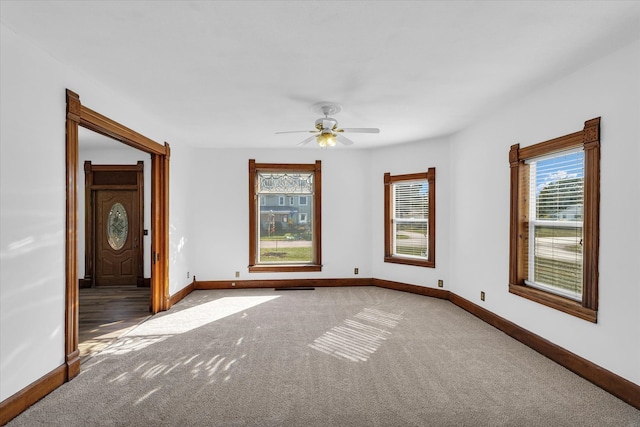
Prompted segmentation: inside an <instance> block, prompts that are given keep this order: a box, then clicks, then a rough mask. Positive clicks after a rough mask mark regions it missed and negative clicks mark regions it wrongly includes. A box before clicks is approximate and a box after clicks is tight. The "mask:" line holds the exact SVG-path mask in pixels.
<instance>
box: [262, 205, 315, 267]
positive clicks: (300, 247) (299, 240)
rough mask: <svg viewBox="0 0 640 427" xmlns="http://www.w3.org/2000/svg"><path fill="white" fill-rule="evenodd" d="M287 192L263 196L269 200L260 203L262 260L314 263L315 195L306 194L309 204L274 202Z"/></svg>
mask: <svg viewBox="0 0 640 427" xmlns="http://www.w3.org/2000/svg"><path fill="white" fill-rule="evenodd" d="M284 197H285V195H284V194H269V196H261V198H265V199H266V200H267V202H266V204H265V205H260V206H259V215H260V219H259V221H258V236H259V239H258V251H257V252H258V262H259V263H267V264H268V263H276V264H277V263H283V264H291V263H310V262H313V228H312V221H313V196H306V197H305V198H306V201H307V204H305V205H300V204H299V203H296V200H295V199H296V198H292V199H294V203H293V205H288V206H281V205H279V204H270V203H269V201H270V200H273V201H279V200H280V199H281V198H284Z"/></svg>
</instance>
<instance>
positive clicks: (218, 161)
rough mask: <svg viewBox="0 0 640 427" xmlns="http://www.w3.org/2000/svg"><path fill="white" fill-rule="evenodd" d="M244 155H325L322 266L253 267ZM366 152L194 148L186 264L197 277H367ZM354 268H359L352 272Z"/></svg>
mask: <svg viewBox="0 0 640 427" xmlns="http://www.w3.org/2000/svg"><path fill="white" fill-rule="evenodd" d="M249 159H255V160H256V162H257V163H314V162H315V161H316V160H321V161H322V264H323V267H322V271H321V272H310V273H251V274H249V273H248V271H247V266H248V264H249V217H248V206H249V205H248V203H249V201H248V197H249V189H248V187H249ZM369 165H370V154H369V153H368V152H367V151H362V150H348V149H334V150H318V149H315V148H311V149H297V150H296V149H292V150H207V149H199V150H197V151H196V153H195V155H194V162H193V166H192V168H191V171H192V176H191V180H192V181H191V194H192V200H197V203H194V206H193V216H192V218H193V223H192V227H193V228H192V231H193V235H194V236H195V238H196V241H195V243H194V245H193V246H192V251H193V252H192V256H191V267H190V268H191V269H192V270H191V271H192V272H193V273H194V274H195V275H196V276H197V279H198V280H233V279H234V278H235V275H234V274H235V272H236V271H239V272H240V280H260V279H296V278H347V277H369V278H370V277H372V276H371V274H372V271H371V262H370V256H369V254H370V249H369V248H370V247H371V237H370V230H371V218H370V211H371V210H370V206H371V202H370V200H369V195H370V193H369V188H370V186H371V182H370V173H369ZM354 267H358V268H359V275H358V276H355V275H354V274H353V269H354Z"/></svg>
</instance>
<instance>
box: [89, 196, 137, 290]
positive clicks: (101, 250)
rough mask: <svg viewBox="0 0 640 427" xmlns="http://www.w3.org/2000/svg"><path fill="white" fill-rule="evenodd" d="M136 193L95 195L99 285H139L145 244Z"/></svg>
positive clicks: (97, 280)
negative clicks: (141, 238)
mask: <svg viewBox="0 0 640 427" xmlns="http://www.w3.org/2000/svg"><path fill="white" fill-rule="evenodd" d="M138 200H139V197H138V194H137V191H135V190H98V191H96V192H95V213H96V222H95V238H96V247H95V257H96V258H95V266H96V276H95V285H96V286H127V285H131V286H136V285H137V283H138V271H139V265H138V263H139V259H140V256H139V251H140V250H141V249H140V244H141V242H140V241H139V237H138V236H139V235H140V222H139V221H138V218H139V210H140V206H138Z"/></svg>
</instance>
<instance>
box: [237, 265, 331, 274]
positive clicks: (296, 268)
mask: <svg viewBox="0 0 640 427" xmlns="http://www.w3.org/2000/svg"><path fill="white" fill-rule="evenodd" d="M306 271H322V266H321V265H315V264H304V265H294V264H284V265H282V264H281V265H250V266H249V273H294V272H306Z"/></svg>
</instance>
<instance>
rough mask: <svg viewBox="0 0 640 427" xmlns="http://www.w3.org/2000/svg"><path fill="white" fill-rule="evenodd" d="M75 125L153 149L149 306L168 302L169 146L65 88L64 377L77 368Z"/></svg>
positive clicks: (70, 376)
mask: <svg viewBox="0 0 640 427" xmlns="http://www.w3.org/2000/svg"><path fill="white" fill-rule="evenodd" d="M78 126H82V127H84V128H86V129H89V130H92V131H94V132H97V133H99V134H101V135H105V136H108V137H109V138H112V139H114V140H115V141H119V142H121V143H123V144H126V145H128V146H130V147H133V148H136V149H138V150H140V151H143V152H145V153H148V154H150V155H151V258H152V259H151V312H152V313H153V314H155V313H158V312H160V311H164V310H166V309H167V308H168V307H169V158H170V156H171V149H170V147H169V144H168V143H166V142H165V143H164V145H161V144H158V143H157V142H155V141H152V140H151V139H149V138H147V137H145V136H143V135H141V134H139V133H137V132H135V131H133V130H131V129H129V128H127V127H125V126H123V125H121V124H119V123H117V122H115V121H113V120H111V119H109V118H108V117H105V116H103V115H101V114H99V113H97V112H95V111H93V110H91V109H89V108H87V107H85V106H84V105H82V103H81V102H80V96H79V95H78V94H77V93H75V92H73V91H71V90H69V89H67V90H66V136H65V140H66V196H67V200H66V244H65V308H66V309H65V354H66V367H67V369H66V370H67V372H66V377H67V381H69V380H71V379H73V378H75V377H76V376H77V375H78V374H79V373H80V351H79V350H78V298H79V291H78V258H77V254H78V242H77V236H78V221H77V209H78V196H77V192H78V189H77V186H78Z"/></svg>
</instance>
